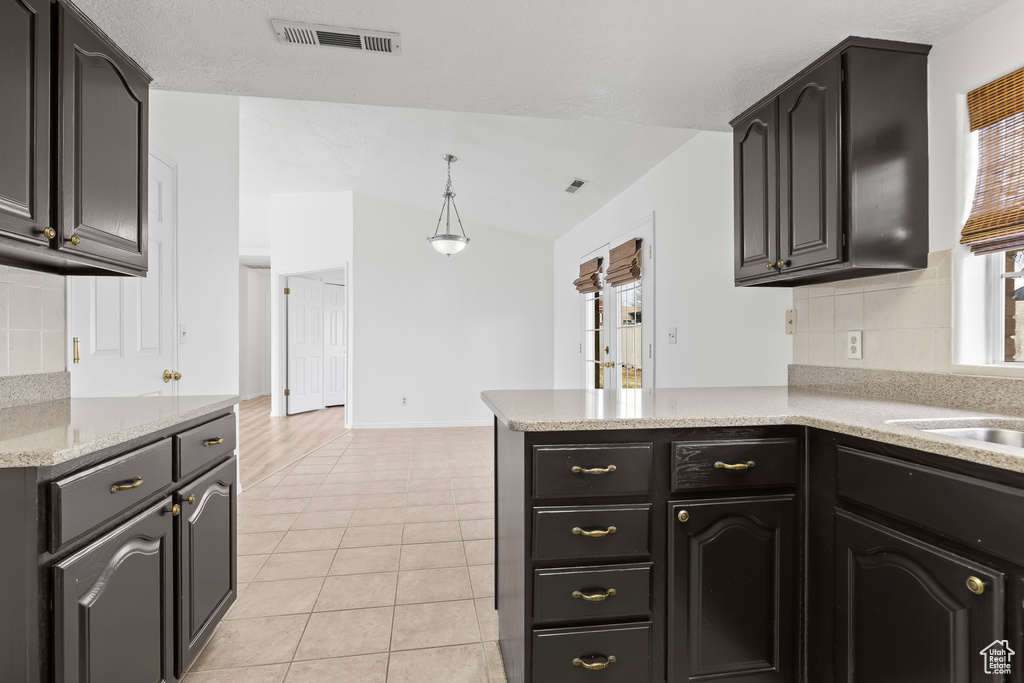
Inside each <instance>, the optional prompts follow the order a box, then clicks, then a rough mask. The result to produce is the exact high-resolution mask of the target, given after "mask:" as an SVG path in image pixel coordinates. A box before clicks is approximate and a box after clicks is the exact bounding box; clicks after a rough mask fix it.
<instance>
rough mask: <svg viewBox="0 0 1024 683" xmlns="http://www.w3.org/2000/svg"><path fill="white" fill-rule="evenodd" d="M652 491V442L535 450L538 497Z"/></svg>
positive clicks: (569, 496) (622, 494) (534, 467)
mask: <svg viewBox="0 0 1024 683" xmlns="http://www.w3.org/2000/svg"><path fill="white" fill-rule="evenodd" d="M609 470H611V471H609ZM650 490H651V444H649V443H639V444H596V445H579V446H576V445H572V446H534V448H533V495H534V497H536V498H584V497H588V496H628V495H647V494H648V493H649V492H650Z"/></svg>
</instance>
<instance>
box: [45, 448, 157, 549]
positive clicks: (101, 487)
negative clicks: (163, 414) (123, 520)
mask: <svg viewBox="0 0 1024 683" xmlns="http://www.w3.org/2000/svg"><path fill="white" fill-rule="evenodd" d="M170 483H171V440H170V439H164V440H163V441H160V442H158V443H155V444H153V445H152V446H147V447H145V448H142V449H140V450H137V451H132V452H131V453H126V454H125V455H122V456H120V457H117V458H114V459H113V460H110V461H108V462H105V463H101V464H99V465H96V466H95V467H90V468H89V469H87V470H83V471H82V472H79V473H77V474H72V475H71V476H68V477H64V478H63V479H58V480H56V481H54V482H52V483H51V484H50V505H51V508H50V510H51V529H50V552H57V550H58V549H59V548H60V547H61V546H63V545H64V544H65V543H67V542H68V541H71V540H73V539H75V538H77V537H79V536H81V535H82V534H84V533H85V532H87V531H89V530H90V529H92V528H94V527H96V526H98V525H100V524H102V523H103V522H105V521H106V520H108V519H110V518H111V517H114V516H116V515H118V514H120V513H122V512H124V511H125V510H127V509H128V508H130V507H131V506H133V505H135V504H136V503H139V502H141V501H143V500H145V499H146V498H148V497H149V496H151V495H153V494H154V493H156V492H157V491H159V490H160V489H162V488H164V487H165V486H167V485H168V484H170Z"/></svg>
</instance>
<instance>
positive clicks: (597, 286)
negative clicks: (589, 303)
mask: <svg viewBox="0 0 1024 683" xmlns="http://www.w3.org/2000/svg"><path fill="white" fill-rule="evenodd" d="M603 261H604V259H602V258H601V257H600V256H598V257H597V258H592V259H590V260H589V261H587V262H586V263H582V264H580V276H579V277H578V278H576V279H575V280H573V281H572V284H573V285H575V287H576V291H577V292H579V293H580V294H590V293H592V292H600V291H601V263H602V262H603Z"/></svg>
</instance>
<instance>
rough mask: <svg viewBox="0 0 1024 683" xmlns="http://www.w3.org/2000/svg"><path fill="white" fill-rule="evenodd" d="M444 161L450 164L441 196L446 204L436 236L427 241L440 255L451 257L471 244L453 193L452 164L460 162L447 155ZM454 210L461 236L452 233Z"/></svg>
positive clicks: (443, 205)
mask: <svg viewBox="0 0 1024 683" xmlns="http://www.w3.org/2000/svg"><path fill="white" fill-rule="evenodd" d="M444 160H445V161H447V162H448V183H447V184H446V185H445V187H444V194H443V195H441V196H442V197H444V204H442V205H441V215H440V216H438V217H437V228H435V229H434V234H433V235H431V236H430V237H428V238H427V241H428V242H430V246H432V247H434V249H436V250H437V251H439V252H440V253H442V254H444V255H445V256H451V255H452V254H458V253H459V252H460V251H462V250H463V249H465V248H466V245H467V244H469V238H468V237H466V231H465V229H464V228H463V227H462V218H460V217H459V209H458V207H457V206H455V193H454V192H452V162H453V161H458V159H456V158H455V157H454V156H452V155H451V154H445V155H444ZM452 209H454V210H455V220H456V222H457V223H458V224H459V232H461V233H462V234H461V235H456V234H454V233H452V214H451V212H452ZM442 220H443V221H444V224H445V230H444V233H443V234H442V233H441V221H442Z"/></svg>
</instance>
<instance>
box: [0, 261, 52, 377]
mask: <svg viewBox="0 0 1024 683" xmlns="http://www.w3.org/2000/svg"><path fill="white" fill-rule="evenodd" d="M64 283H65V280H64V278H63V277H61V276H59V275H50V274H48V273H37V272H35V271H31V270H22V269H21V268H14V267H12V266H3V265H0V377H6V376H11V375H31V374H38V373H43V372H61V371H63V370H64V369H65V360H64V359H65V354H64V344H65V341H64V340H65V334H66V332H65V317H66V314H65V304H64V296H65V284H64Z"/></svg>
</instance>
